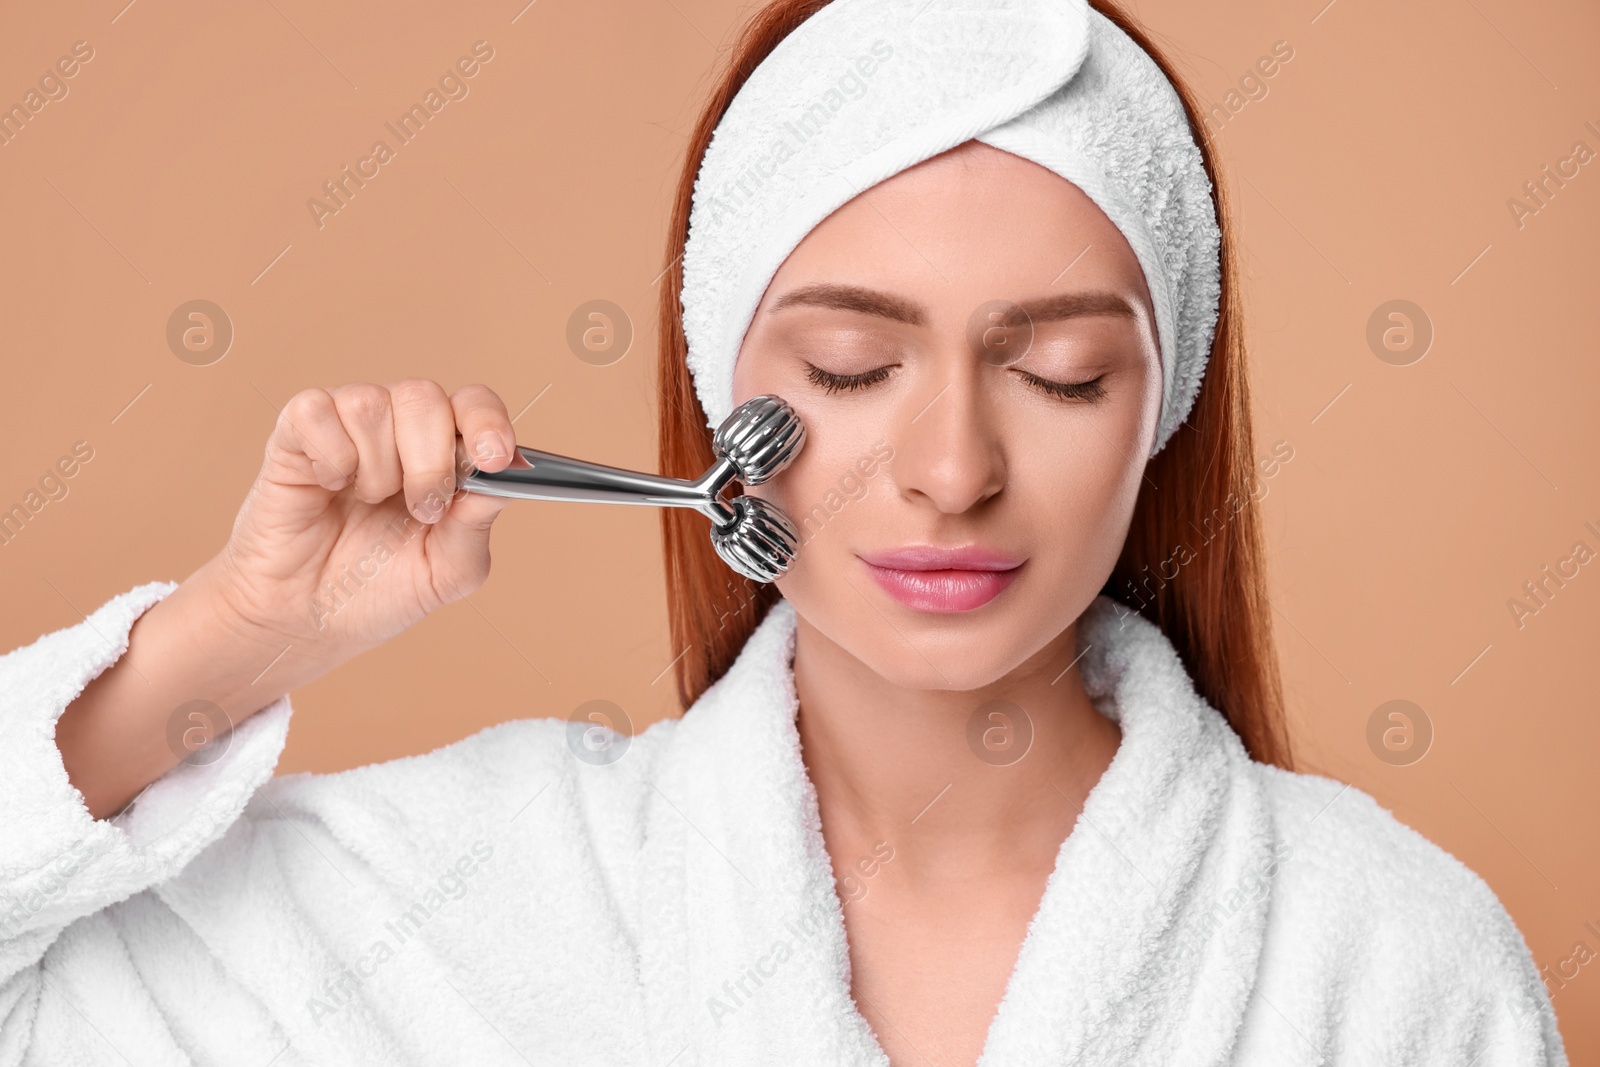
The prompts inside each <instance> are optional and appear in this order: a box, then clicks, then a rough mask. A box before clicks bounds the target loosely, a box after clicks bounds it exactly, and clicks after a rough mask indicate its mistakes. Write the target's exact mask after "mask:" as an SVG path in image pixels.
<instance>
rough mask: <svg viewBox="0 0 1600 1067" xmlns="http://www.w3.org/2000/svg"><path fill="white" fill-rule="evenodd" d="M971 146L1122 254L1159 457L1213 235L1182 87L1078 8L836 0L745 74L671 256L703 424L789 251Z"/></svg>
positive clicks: (725, 401)
mask: <svg viewBox="0 0 1600 1067" xmlns="http://www.w3.org/2000/svg"><path fill="white" fill-rule="evenodd" d="M969 140H978V141H981V142H983V143H985V144H988V145H991V146H993V147H995V148H999V149H1002V150H1003V151H1007V152H1010V153H1012V154H1013V155H1017V156H1021V157H1022V158H1024V159H1029V160H1032V161H1033V162H1035V163H1037V164H1039V165H1040V166H1042V167H1045V168H1047V169H1049V170H1052V171H1054V172H1055V173H1057V174H1059V175H1061V176H1062V177H1063V178H1066V179H1067V180H1068V181H1070V182H1072V183H1073V184H1074V185H1076V186H1077V187H1078V188H1079V189H1081V190H1083V192H1084V193H1085V194H1086V195H1087V196H1088V197H1089V198H1090V199H1091V200H1093V201H1094V202H1095V204H1097V205H1098V206H1099V207H1100V209H1101V210H1102V211H1104V212H1105V214H1106V216H1107V217H1108V218H1109V219H1110V220H1111V221H1112V223H1113V224H1115V225H1116V227H1117V228H1118V229H1119V230H1120V231H1121V232H1122V234H1123V236H1124V237H1125V238H1126V239H1127V241H1128V244H1129V245H1130V246H1131V247H1132V249H1133V252H1134V254H1135V255H1136V256H1137V257H1138V260H1139V265H1140V266H1141V267H1142V268H1143V269H1144V277H1145V284H1146V285H1147V286H1148V287H1149V290H1150V296H1151V302H1152V304H1153V305H1154V308H1155V316H1156V325H1157V331H1158V340H1159V342H1160V347H1161V368H1162V403H1161V419H1160V422H1159V424H1158V427H1157V430H1156V437H1155V443H1154V446H1153V447H1152V448H1151V454H1152V455H1154V454H1155V453H1156V452H1157V451H1159V450H1160V449H1161V447H1162V446H1163V445H1165V444H1166V442H1167V439H1168V438H1170V437H1171V436H1172V432H1173V431H1174V430H1175V429H1176V428H1177V426H1178V424H1179V423H1181V422H1182V421H1183V420H1184V418H1185V417H1186V416H1187V415H1188V413H1189V409H1190V408H1191V407H1192V406H1193V404H1194V398H1195V395H1196V393H1198V392H1199V389H1200V380H1201V377H1202V375H1203V374H1204V373H1205V367H1206V361H1207V359H1208V357H1209V356H1210V352H1211V343H1212V337H1213V334H1214V332H1215V329H1216V323H1217V305H1218V299H1219V296H1220V294H1221V259H1220V247H1221V231H1220V229H1219V227H1218V224H1217V216H1216V207H1215V204H1214V203H1213V201H1212V198H1211V181H1210V179H1209V178H1208V177H1207V176H1206V172H1205V168H1204V166H1203V164H1202V161H1201V155H1200V149H1199V147H1198V146H1197V145H1196V144H1195V141H1194V136H1193V134H1192V132H1191V130H1190V127H1189V123H1188V119H1187V117H1186V115H1185V113H1184V110H1183V105H1182V104H1181V103H1180V101H1179V98H1178V95H1177V92H1176V91H1175V90H1174V89H1173V87H1172V85H1171V83H1170V82H1168V81H1167V79H1166V76H1165V75H1164V74H1162V72H1161V69H1160V68H1159V67H1157V66H1156V64H1155V61H1154V60H1152V59H1151V58H1150V56H1149V55H1148V54H1146V53H1145V51H1144V50H1143V49H1142V48H1140V47H1139V46H1138V44H1136V43H1135V42H1134V41H1133V39H1132V38H1130V37H1129V36H1128V35H1127V34H1126V33H1124V32H1123V31H1122V30H1121V29H1120V28H1118V27H1117V26H1116V25H1115V24H1114V23H1113V22H1111V20H1109V19H1108V18H1106V17H1105V16H1104V15H1102V14H1100V13H1099V12H1098V11H1095V10H1093V9H1092V8H1090V7H1089V6H1088V4H1087V3H1086V0H834V2H833V3H831V4H829V5H828V6H826V7H824V8H822V9H821V10H819V11H818V12H817V13H816V14H814V15H812V16H811V17H810V18H809V19H807V20H806V21H805V22H804V23H802V24H801V25H800V26H798V27H797V28H796V29H795V30H794V31H793V32H791V33H790V34H789V35H788V36H787V37H785V38H784V39H783V40H782V41H781V42H780V43H779V44H778V46H777V47H776V48H775V49H774V50H773V51H772V53H771V54H770V55H769V56H767V58H766V59H765V60H763V61H762V62H761V64H760V65H759V66H757V67H756V69H755V70H754V71H753V72H752V73H751V75H750V77H749V79H748V80H747V81H746V82H745V83H744V85H743V86H742V87H741V88H740V90H739V92H738V93H737V94H736V95H735V96H734V98H733V101H732V102H731V103H730V104H729V106H728V110H727V113H726V114H725V115H724V116H723V117H722V120H721V122H719V123H718V124H717V128H716V132H715V133H714V134H713V135H712V138H711V142H710V144H709V146H708V147H707V149H706V152H705V157H704V159H703V160H702V161H701V164H700V171H699V174H698V175H697V176H696V178H695V185H694V196H693V201H692V205H691V208H690V213H689V234H688V239H687V243H686V244H685V247H684V253H683V293H682V301H683V328H684V333H685V335H686V338H687V340H688V347H689V355H688V362H689V370H690V372H691V373H692V374H693V376H694V384H695V391H696V392H697V393H698V394H699V397H700V404H701V406H702V407H703V408H704V409H705V412H706V420H707V422H706V424H707V426H708V427H709V428H713V429H714V428H715V427H716V426H718V425H719V424H720V423H721V422H722V420H723V418H725V417H726V416H727V414H728V413H729V412H730V411H731V410H732V408H733V365H734V360H735V359H736V358H737V356H738V353H739V346H740V345H741V344H742V343H743V341H744V334H745V331H746V330H747V329H748V328H749V325H750V320H751V318H752V317H753V316H754V314H755V309H756V306H757V305H758V304H759V303H760V302H761V298H762V296H763V294H764V293H765V292H766V288H767V285H768V284H769V283H770V282H771V280H772V276H773V274H775V273H776V272H777V269H778V267H779V266H781V265H782V264H783V261H784V260H785V259H786V258H787V257H788V255H789V253H790V252H792V251H793V250H794V248H795V246H796V245H798V244H799V243H800V241H801V240H802V239H803V238H804V237H805V235H806V234H807V233H809V232H810V231H811V229H812V228H813V227H815V226H816V225H817V224H818V223H819V222H821V221H822V220H823V219H825V218H827V217H828V215H830V214H832V213H833V212H834V211H835V210H836V209H837V208H839V207H841V206H842V205H844V204H845V203H846V202H847V201H849V200H850V199H852V198H853V197H855V196H856V195H857V194H859V193H861V192H862V191H864V190H865V189H867V188H868V187H870V186H872V185H875V184H877V183H878V182H881V181H883V180H884V179H886V178H889V177H892V176H893V175H895V174H898V173H899V172H900V171H902V170H906V169H907V168H910V167H912V166H915V165H916V164H918V163H920V162H922V161H923V160H926V159H929V158H931V157H932V156H935V155H938V154H939V153H940V152H944V151H946V150H948V149H951V148H954V147H955V146H957V145H959V144H962V143H964V142H966V141H969ZM1078 251H1080V250H1079V249H1063V250H1062V252H1063V256H1064V258H1063V263H1065V262H1067V260H1068V259H1070V257H1071V256H1072V255H1075V254H1077V252H1078Z"/></svg>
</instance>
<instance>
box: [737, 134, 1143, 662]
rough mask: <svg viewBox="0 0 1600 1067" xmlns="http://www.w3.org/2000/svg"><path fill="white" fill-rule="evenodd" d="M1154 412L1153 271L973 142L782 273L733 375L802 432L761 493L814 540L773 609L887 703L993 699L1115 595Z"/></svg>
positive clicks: (905, 177)
mask: <svg viewBox="0 0 1600 1067" xmlns="http://www.w3.org/2000/svg"><path fill="white" fill-rule="evenodd" d="M1160 392H1161V371H1160V363H1159V355H1158V348H1157V342H1156V328H1155V322H1154V313H1153V311H1152V309H1151V304H1150V297H1149V292H1148V290H1147V289H1146V287H1145V282H1144V275H1143V272H1142V271H1141V269H1140V267H1139V263H1138V260H1137V259H1136V258H1135V257H1134V254H1133V250H1132V249H1131V248H1130V247H1129V246H1128V243H1127V241H1126V240H1125V239H1124V238H1123V236H1122V234H1121V232H1120V231H1118V230H1117V228H1116V227H1115V226H1114V225H1113V224H1112V223H1111V221H1110V220H1109V219H1108V218H1106V216H1105V215H1104V213H1102V212H1101V211H1100V209H1099V208H1098V207H1096V206H1095V204H1094V203H1093V202H1092V201H1091V200H1090V199H1089V198H1088V197H1087V196H1085V195H1084V193H1083V192H1082V191H1080V190H1079V189H1078V187H1077V186H1075V185H1073V184H1071V183H1070V182H1068V181H1066V180H1065V179H1063V178H1061V177H1060V176H1059V175H1056V174H1054V173H1052V172H1051V171H1048V170H1046V169H1045V168H1043V167H1041V166H1038V165H1037V164H1035V163H1032V162H1030V161H1028V160H1025V159H1022V158H1020V157H1018V156H1014V155H1011V154H1010V153H1007V152H1002V151H1000V150H998V149H995V148H991V147H989V146H987V145H983V144H979V143H977V142H968V143H967V144H965V145H962V146H960V147H958V148H956V149H954V150H952V151H950V152H947V153H944V154H943V155H941V156H938V157H935V158H934V159H931V160H928V161H926V162H924V163H922V164H920V165H918V166H916V167H913V168H911V169H909V170H906V171H902V172H901V173H899V174H897V175H895V176H894V177H892V178H890V179H888V180H887V181H884V182H882V183H881V184H879V185H876V186H874V187H873V188H871V189H870V190H868V191H867V192H866V193H865V194H864V195H862V196H858V197H856V198H855V199H854V200H852V201H850V202H849V203H848V204H846V205H844V206H843V207H841V208H840V209H839V210H837V211H836V212H834V213H833V214H832V215H830V216H829V217H828V218H827V219H825V220H823V222H822V223H821V224H820V225H818V226H817V227H816V228H815V229H813V230H812V231H811V232H810V233H809V234H808V235H807V236H806V237H805V239H804V240H803V241H801V242H800V244H799V246H798V247H796V248H795V250H794V251H793V252H792V253H790V255H789V257H788V259H787V260H785V261H784V263H783V266H782V267H780V268H779V270H778V272H777V274H776V275H775V276H774V277H773V279H772V282H771V284H770V285H769V286H768V287H767V291H766V294H765V296H764V297H763V298H762V301H761V305H760V306H759V307H758V308H757V309H756V314H755V318H754V320H753V321H752V323H751V325H750V328H749V330H748V332H747V333H746V335H745V338H744V343H743V345H742V346H741V348H740V351H739V357H738V360H737V363H736V364H735V370H734V376H733V400H734V403H735V404H738V403H740V402H742V401H744V400H747V399H749V398H750V397H752V396H756V395H758V394H761V393H776V394H777V395H779V396H781V397H783V398H784V399H786V400H788V401H789V402H790V403H791V404H792V405H793V406H794V407H795V409H796V410H798V411H799V412H800V415H801V417H802V418H803V419H804V420H805V425H806V432H807V438H806V445H805V447H804V449H803V450H802V451H801V453H800V455H799V457H798V458H797V459H796V460H795V461H794V463H793V464H792V465H791V466H790V467H789V468H788V469H787V470H786V471H784V472H783V473H782V474H780V475H778V476H777V477H776V478H774V479H773V480H772V481H770V482H768V483H767V484H765V485H762V486H758V487H755V488H753V489H750V490H748V491H749V492H750V493H751V494H752V495H754V496H760V497H764V498H766V499H768V500H770V501H772V502H773V503H774V504H777V505H778V506H779V507H781V508H782V509H783V510H784V512H785V513H786V514H787V515H788V516H789V517H790V519H792V520H793V521H794V523H795V525H796V527H797V528H798V529H799V531H800V539H801V548H800V552H799V555H798V557H797V558H796V559H795V561H794V563H793V565H792V566H791V567H790V569H789V571H788V572H787V573H786V574H785V575H784V576H783V577H782V578H781V579H779V581H778V583H777V584H778V588H779V589H780V590H781V591H782V593H783V595H784V597H785V598H787V599H788V600H789V601H790V602H791V603H792V604H793V605H794V607H795V609H796V611H797V612H798V613H799V615H800V617H801V619H802V622H803V624H808V625H810V626H812V627H814V628H815V629H816V630H818V631H820V632H821V633H822V634H823V635H825V636H826V637H827V638H829V639H830V640H832V641H833V642H834V643H835V644H837V645H839V646H840V647H841V648H843V649H844V650H846V651H847V652H849V653H850V654H852V655H853V656H855V657H856V658H857V659H858V660H860V661H861V662H862V663H864V664H866V665H867V666H868V667H870V668H871V669H872V670H874V671H876V672H877V673H878V674H879V675H881V676H883V677H884V678H886V679H888V680H890V681H892V682H895V683H897V684H900V685H904V686H907V687H914V688H922V689H953V690H968V689H975V688H978V687H980V686H983V685H986V684H988V683H990V682H993V681H995V680H996V679H999V678H1001V677H1002V676H1004V675H1006V674H1007V673H1009V672H1010V671H1012V670H1013V669H1014V668H1016V667H1017V666H1018V665H1020V664H1022V663H1023V662H1024V661H1025V660H1027V659H1028V658H1029V657H1030V656H1032V655H1033V654H1034V653H1036V652H1038V651H1039V650H1040V649H1041V648H1043V647H1044V646H1045V645H1046V644H1047V643H1048V642H1049V641H1051V639H1053V638H1055V637H1057V636H1059V635H1060V634H1061V633H1062V632H1063V631H1064V630H1066V628H1067V627H1069V626H1071V625H1072V623H1073V622H1074V620H1076V619H1077V617H1078V615H1079V614H1080V613H1081V612H1082V611H1083V609H1084V608H1085V607H1087V606H1088V604H1089V602H1090V601H1092V600H1093V599H1094V597H1095V595H1096V594H1097V593H1098V592H1099V591H1100V589H1101V588H1102V586H1103V585H1104V584H1105V581H1106V579H1107V577H1108V576H1109V575H1110V573H1111V569H1112V567H1113V566H1114V565H1115V563H1116V560H1117V557H1118V555H1119V554H1120V552H1121V550H1122V544H1123V541H1124V539H1125V537H1126V535H1127V531H1128V525H1129V522H1130V520H1131V518H1132V514H1133V506H1134V502H1135V500H1136V498H1137V496H1138V492H1139V486H1140V483H1141V479H1142V477H1143V474H1144V469H1145V461H1146V458H1147V456H1148V454H1149V451H1150V446H1151V444H1152V443H1153V441H1154V436H1155V427H1156V420H1157V416H1158V414H1159V407H1160ZM930 552H931V553H934V554H933V555H928V553H930ZM939 552H953V553H957V554H958V555H957V557H956V558H955V559H953V560H952V559H950V558H948V557H940V556H938V555H937V553H939ZM919 553H922V555H921V556H919V555H918V554H919ZM929 568H932V569H929ZM973 568H979V569H973Z"/></svg>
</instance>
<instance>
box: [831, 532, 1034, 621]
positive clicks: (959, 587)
mask: <svg viewBox="0 0 1600 1067" xmlns="http://www.w3.org/2000/svg"><path fill="white" fill-rule="evenodd" d="M860 559H861V562H862V563H863V564H865V565H866V568H867V571H868V573H870V574H871V575H872V578H873V580H874V581H876V582H877V583H878V586H879V588H881V589H882V590H883V591H884V592H886V593H888V594H889V595H890V596H892V597H894V598H895V599H896V600H898V601H900V603H902V604H904V605H906V606H907V607H910V608H915V609H917V610H918V611H935V612H956V611H971V610H973V609H974V608H980V607H982V606H983V605H985V604H987V603H988V602H989V601H991V600H993V599H994V598H995V597H997V596H999V595H1000V593H1001V591H1002V590H1004V589H1005V588H1006V586H1008V585H1010V584H1011V583H1012V582H1013V581H1015V580H1016V577H1017V574H1018V573H1019V571H1020V570H1021V567H1022V562H1023V561H1021V560H1018V559H1015V558H1012V557H1009V556H1004V555H1001V554H1000V553H998V552H992V551H989V550H987V549H983V548H978V547H969V548H960V549H945V548H939V547H937V546H932V545H913V546H908V547H906V548H902V549H897V550H895V551H893V552H876V553H868V554H865V555H862V556H861V557H860Z"/></svg>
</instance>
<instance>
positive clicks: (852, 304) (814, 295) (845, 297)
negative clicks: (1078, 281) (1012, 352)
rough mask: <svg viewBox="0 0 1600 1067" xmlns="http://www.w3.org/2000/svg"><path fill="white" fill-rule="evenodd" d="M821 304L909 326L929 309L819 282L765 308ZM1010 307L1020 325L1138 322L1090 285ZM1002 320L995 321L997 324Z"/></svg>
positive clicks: (1010, 319)
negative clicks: (1092, 319)
mask: <svg viewBox="0 0 1600 1067" xmlns="http://www.w3.org/2000/svg"><path fill="white" fill-rule="evenodd" d="M799 306H805V307H821V308H832V309H834V310H837V311H857V312H861V313H862V314H866V315H876V316H878V317H880V318H885V319H892V320H893V321H895V322H903V323H905V324H906V325H908V326H926V325H927V324H928V311H927V309H926V308H925V307H923V306H922V305H921V304H919V303H917V302H916V301H914V300H908V299H906V298H905V297H902V296H896V295H895V294H894V293H886V292H883V291H881V290H878V289H869V288H867V287H865V286H860V285H839V284H834V283H828V282H824V283H819V284H816V285H807V286H803V287H801V288H799V289H794V290H791V291H790V292H787V293H784V294H783V295H782V296H780V297H779V298H778V299H777V300H776V301H774V302H773V305H772V307H771V308H770V309H769V310H768V314H773V313H776V312H779V311H782V310H784V309H785V308H790V307H799ZM1011 308H1012V309H1015V310H1016V311H1018V312H1020V313H1021V316H1026V318H1025V319H1024V318H1022V317H1019V315H1017V314H1006V315H1005V316H1004V320H1005V321H1004V323H1003V324H1004V325H1007V326H1019V325H1021V324H1022V323H1023V322H1024V321H1030V320H1031V321H1032V322H1036V323H1038V322H1057V321H1060V320H1062V319H1071V318H1077V317H1079V316H1088V315H1112V316H1115V317H1117V318H1124V319H1129V320H1131V321H1134V322H1137V321H1138V319H1139V316H1138V313H1137V312H1135V311H1134V309H1133V306H1132V305H1131V304H1129V303H1128V301H1127V299H1126V298H1124V297H1123V296H1122V295H1121V294H1119V293H1113V292H1110V291H1108V290H1103V289H1089V290H1084V291H1081V292H1075V293H1054V294H1051V295H1049V296H1040V297H1033V298H1031V299H1028V300H1022V301H1017V302H1016V303H1013V304H1012V305H1011ZM1000 324H1001V323H997V325H1000Z"/></svg>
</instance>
